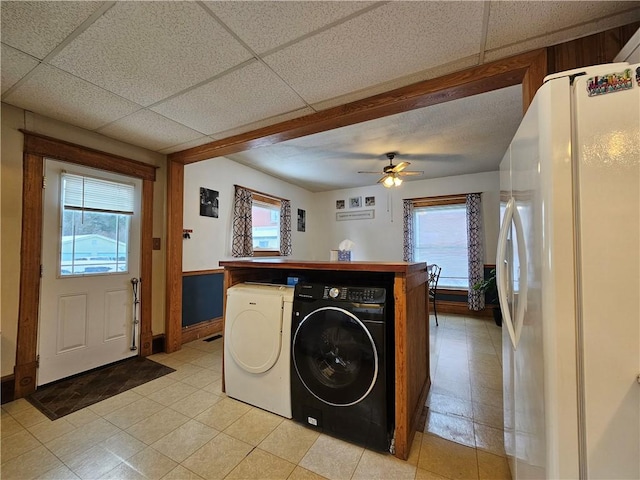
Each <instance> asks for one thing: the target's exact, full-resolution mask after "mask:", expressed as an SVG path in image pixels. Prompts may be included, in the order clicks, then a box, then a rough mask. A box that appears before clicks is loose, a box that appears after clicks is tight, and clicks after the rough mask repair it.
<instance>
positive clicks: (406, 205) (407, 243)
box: [402, 200, 413, 262]
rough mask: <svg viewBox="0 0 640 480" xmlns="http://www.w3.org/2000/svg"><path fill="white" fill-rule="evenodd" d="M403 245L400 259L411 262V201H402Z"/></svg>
mask: <svg viewBox="0 0 640 480" xmlns="http://www.w3.org/2000/svg"><path fill="white" fill-rule="evenodd" d="M402 210H403V214H402V218H403V226H404V244H403V255H402V259H403V260H404V261H405V262H413V200H403V201H402Z"/></svg>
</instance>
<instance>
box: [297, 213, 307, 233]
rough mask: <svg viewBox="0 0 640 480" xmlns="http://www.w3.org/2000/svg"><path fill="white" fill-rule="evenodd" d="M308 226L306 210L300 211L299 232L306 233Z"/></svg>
mask: <svg viewBox="0 0 640 480" xmlns="http://www.w3.org/2000/svg"><path fill="white" fill-rule="evenodd" d="M306 225H307V212H305V211H304V210H301V209H298V231H299V232H304V231H306V228H307V227H306Z"/></svg>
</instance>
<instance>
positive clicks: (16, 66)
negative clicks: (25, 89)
mask: <svg viewBox="0 0 640 480" xmlns="http://www.w3.org/2000/svg"><path fill="white" fill-rule="evenodd" d="M38 63H39V62H38V60H36V59H35V58H33V57H31V56H29V55H26V54H24V53H22V52H20V51H19V50H16V49H15V48H11V47H9V46H7V45H5V44H4V43H3V44H2V59H1V61H0V65H2V80H1V82H0V84H1V85H2V93H4V92H6V91H7V90H8V89H9V88H10V87H12V86H13V85H15V83H16V82H17V81H18V80H20V79H21V78H22V77H24V76H25V75H26V74H27V73H29V72H30V71H31V70H33V69H34V68H35V67H36V66H37V65H38Z"/></svg>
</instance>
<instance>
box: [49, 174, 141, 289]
mask: <svg viewBox="0 0 640 480" xmlns="http://www.w3.org/2000/svg"><path fill="white" fill-rule="evenodd" d="M61 182H62V188H61V189H60V192H61V206H62V208H61V215H62V219H61V229H60V232H61V235H60V255H59V263H58V266H59V269H58V274H59V275H60V276H62V277H65V276H78V275H96V274H103V275H104V274H115V273H128V272H129V250H130V249H129V239H130V235H131V216H132V215H133V212H134V186H133V185H132V184H127V183H119V182H114V181H109V180H103V179H98V178H93V177H87V176H81V175H72V174H69V173H63V174H62V175H61Z"/></svg>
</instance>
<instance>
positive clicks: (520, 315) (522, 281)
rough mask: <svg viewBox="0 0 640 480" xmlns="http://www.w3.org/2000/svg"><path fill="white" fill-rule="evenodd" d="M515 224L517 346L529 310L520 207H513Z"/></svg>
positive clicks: (525, 251) (515, 322)
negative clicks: (516, 245) (517, 268)
mask: <svg viewBox="0 0 640 480" xmlns="http://www.w3.org/2000/svg"><path fill="white" fill-rule="evenodd" d="M513 224H514V225H515V227H516V239H517V243H518V264H519V270H520V271H519V272H518V295H519V298H518V310H517V311H516V317H515V319H514V322H513V323H514V325H513V328H514V333H515V335H514V337H515V338H514V339H513V340H514V342H513V346H514V348H517V346H518V343H520V334H521V333H522V326H523V324H524V314H525V312H526V310H527V290H528V289H527V277H528V276H527V248H526V245H525V237H524V228H523V227H522V218H521V217H520V212H519V211H518V207H517V206H515V202H514V207H513Z"/></svg>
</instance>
